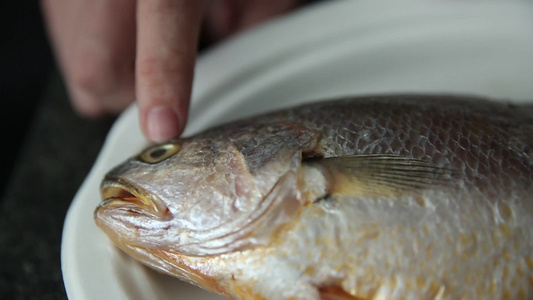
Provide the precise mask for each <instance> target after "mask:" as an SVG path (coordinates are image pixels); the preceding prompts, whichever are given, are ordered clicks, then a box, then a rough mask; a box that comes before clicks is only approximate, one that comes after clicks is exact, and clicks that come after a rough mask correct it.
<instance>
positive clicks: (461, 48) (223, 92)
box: [61, 1, 533, 300]
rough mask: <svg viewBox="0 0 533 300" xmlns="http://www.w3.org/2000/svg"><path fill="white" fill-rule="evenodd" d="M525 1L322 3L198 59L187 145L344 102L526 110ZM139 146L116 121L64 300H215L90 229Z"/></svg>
mask: <svg viewBox="0 0 533 300" xmlns="http://www.w3.org/2000/svg"><path fill="white" fill-rule="evenodd" d="M532 28H533V9H532V6H531V4H530V3H529V2H518V1H517V2H509V1H506V2H505V3H500V1H495V2H490V1H484V2H483V1H471V2H465V3H459V2H453V1H435V2H431V1H423V2H415V1H410V2H409V3H406V2H405V1H404V2H401V3H400V2H394V3H391V2H386V3H385V2H383V3H381V2H376V1H372V2H361V1H351V2H324V3H322V4H320V5H315V6H312V7H309V8H305V9H302V10H300V11H298V12H296V13H293V14H292V15H289V16H287V17H284V18H281V19H278V20H276V21H274V22H271V23H268V24H265V25H264V26H261V27H260V28H257V29H254V30H252V31H249V32H247V33H245V34H243V35H240V36H238V37H236V38H234V39H231V40H229V41H227V42H226V43H224V44H222V45H220V46H219V47H217V48H216V49H214V50H212V51H210V52H209V53H206V54H204V55H203V56H202V57H200V58H199V61H198V64H197V69H196V76H195V86H194V89H193V101H192V104H191V113H190V118H189V120H190V121H189V124H188V127H187V130H186V132H185V134H186V135H189V134H192V133H195V132H198V131H199V130H201V129H204V128H206V127H208V126H211V125H214V124H216V123H221V122H224V121H227V120H230V119H236V118H239V117H243V116H246V115H250V114H253V113H257V112H260V111H264V110H266V109H273V108H279V107H284V106H288V105H293V104H296V103H302V102H306V101H313V100H317V99H320V98H329V97H337V96H343V95H362V94H370V93H393V92H437V93H468V94H478V95H487V96H492V97H499V98H511V99H515V100H519V101H522V100H527V99H533V84H531V80H532V78H533V59H531V55H532V53H533V31H532ZM145 145H146V142H145V140H144V138H143V137H142V135H141V133H140V131H139V129H138V120H137V111H136V107H135V106H132V107H130V108H129V109H128V110H127V111H126V112H124V113H123V115H122V116H121V117H120V118H119V119H118V120H117V122H116V124H115V125H114V126H113V128H112V130H111V131H110V132H109V135H108V138H107V140H106V142H105V145H104V147H103V148H102V151H101V153H100V156H99V157H98V159H97V161H96V163H95V165H94V167H93V168H92V170H91V172H90V173H89V175H88V177H87V178H86V180H85V182H84V183H83V185H82V186H81V188H80V190H79V191H78V193H77V195H76V197H75V199H74V201H73V202H72V205H71V207H70V209H69V211H68V214H67V217H66V220H65V226H64V231H63V242H62V249H61V254H62V256H61V262H62V270H63V278H64V282H65V286H66V290H67V293H68V297H69V298H70V299H72V300H80V299H114V300H120V299H218V296H215V295H212V294H209V293H206V292H204V291H202V290H200V289H198V288H196V287H192V286H189V285H186V284H183V283H181V282H180V281H178V280H176V279H174V278H172V277H169V276H165V275H161V274H158V273H156V272H154V271H151V270H150V269H148V268H145V267H143V266H141V265H140V264H138V263H137V262H135V261H133V260H131V259H130V258H129V257H127V256H126V255H124V254H122V253H121V252H119V251H118V250H116V249H115V248H114V247H113V246H112V245H111V244H110V242H109V241H108V239H107V238H106V236H105V235H104V234H103V233H102V232H100V230H98V228H97V227H96V226H95V224H94V222H93V210H94V209H95V207H96V206H97V205H98V203H99V202H100V196H99V184H100V180H101V179H102V177H103V175H104V174H105V172H107V171H108V170H109V169H110V168H112V167H113V166H115V165H116V164H118V163H119V162H121V161H122V160H124V159H125V158H127V157H128V156H130V155H132V154H133V153H135V152H137V151H139V150H140V148H142V147H143V146H145Z"/></svg>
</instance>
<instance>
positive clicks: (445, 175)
mask: <svg viewBox="0 0 533 300" xmlns="http://www.w3.org/2000/svg"><path fill="white" fill-rule="evenodd" d="M310 164H316V165H318V166H319V167H320V168H322V169H323V170H324V171H325V172H324V174H325V176H326V178H327V180H328V190H329V191H328V192H329V193H330V194H332V195H333V194H343V195H346V194H349V195H354V196H355V195H357V196H363V195H366V196H368V195H371V196H398V195H400V194H404V193H409V192H414V191H420V190H424V189H430V188H434V187H436V186H446V185H449V183H450V181H451V180H452V179H453V177H454V173H453V172H452V170H451V169H449V168H445V167H440V166H437V165H435V164H434V163H433V162H431V161H426V160H420V159H414V158H407V157H402V156H398V155H389V154H385V155H381V154H380V155H355V156H343V157H331V158H324V159H318V160H313V161H311V162H310Z"/></svg>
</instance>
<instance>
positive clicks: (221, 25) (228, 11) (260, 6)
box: [205, 0, 300, 41]
mask: <svg viewBox="0 0 533 300" xmlns="http://www.w3.org/2000/svg"><path fill="white" fill-rule="evenodd" d="M299 2H300V1H298V0H270V1H264V0H247V1H243V0H217V1H212V2H211V4H210V5H209V8H208V10H207V13H206V20H205V27H206V34H207V37H208V38H209V39H210V40H212V41H218V40H220V39H223V38H226V37H228V36H230V35H232V34H235V33H237V32H239V31H242V30H245V29H248V28H250V27H253V26H255V25H257V24H259V23H261V22H264V21H266V20H268V19H271V18H273V17H275V16H278V15H281V14H283V13H286V12H288V11H290V10H292V9H294V8H296V7H297V6H298V4H299Z"/></svg>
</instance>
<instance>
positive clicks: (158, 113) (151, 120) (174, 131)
mask: <svg viewBox="0 0 533 300" xmlns="http://www.w3.org/2000/svg"><path fill="white" fill-rule="evenodd" d="M178 124H179V120H178V116H177V115H176V113H175V112H174V110H172V109H171V108H170V107H167V106H158V107H154V108H152V109H151V110H150V111H149V112H148V115H147V126H148V128H147V134H148V139H150V140H151V141H152V142H155V143H162V142H165V141H167V140H169V139H171V138H175V137H176V136H177V135H178Z"/></svg>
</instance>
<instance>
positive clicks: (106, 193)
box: [97, 176, 169, 218]
mask: <svg viewBox="0 0 533 300" xmlns="http://www.w3.org/2000/svg"><path fill="white" fill-rule="evenodd" d="M100 193H101V195H102V199H103V200H102V202H101V203H100V205H99V206H98V209H100V208H104V207H105V208H126V207H127V208H129V210H130V211H132V212H134V213H141V214H148V215H152V216H154V217H157V218H163V217H165V216H167V215H168V213H169V210H168V208H167V206H166V205H165V204H164V203H163V201H161V199H159V198H158V197H157V196H155V195H152V194H150V193H149V192H147V191H146V190H144V189H143V188H141V187H139V186H137V185H135V184H133V183H132V182H130V181H128V180H125V179H122V178H117V177H110V176H106V177H105V178H104V180H103V182H102V185H101V188H100ZM98 209H97V210H98Z"/></svg>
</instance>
